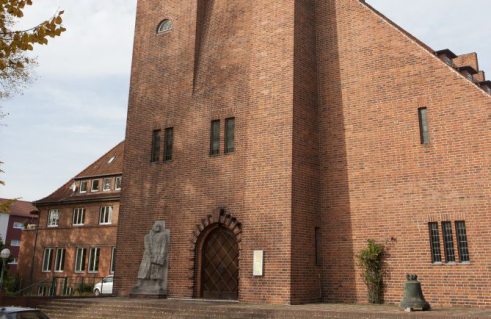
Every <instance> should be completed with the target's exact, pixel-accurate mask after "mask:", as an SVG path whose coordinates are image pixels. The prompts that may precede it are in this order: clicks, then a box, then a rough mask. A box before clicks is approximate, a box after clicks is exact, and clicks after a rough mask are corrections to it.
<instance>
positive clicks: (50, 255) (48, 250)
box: [42, 248, 53, 272]
mask: <svg viewBox="0 0 491 319" xmlns="http://www.w3.org/2000/svg"><path fill="white" fill-rule="evenodd" d="M47 258H49V259H48V265H47V266H48V267H46V259H47ZM52 263H53V248H44V253H43V268H42V271H43V272H51V267H52V266H53V265H52Z"/></svg>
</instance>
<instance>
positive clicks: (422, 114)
mask: <svg viewBox="0 0 491 319" xmlns="http://www.w3.org/2000/svg"><path fill="white" fill-rule="evenodd" d="M418 114H419V133H420V136H421V144H430V128H429V126H428V110H427V109H426V107H422V108H419V109H418Z"/></svg>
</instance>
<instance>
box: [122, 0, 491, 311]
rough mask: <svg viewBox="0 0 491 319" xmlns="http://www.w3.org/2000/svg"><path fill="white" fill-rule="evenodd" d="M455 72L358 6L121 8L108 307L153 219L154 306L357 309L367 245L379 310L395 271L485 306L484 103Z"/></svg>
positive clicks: (153, 1) (439, 298)
mask: <svg viewBox="0 0 491 319" xmlns="http://www.w3.org/2000/svg"><path fill="white" fill-rule="evenodd" d="M454 57H455V56H454ZM462 61H464V60H462ZM466 61H467V60H466ZM475 62H476V63H475V64H473V65H475V67H474V68H472V67H471V68H472V69H475V68H477V58H476V61H475ZM466 63H467V62H466ZM461 67H462V65H461ZM463 67H465V66H463ZM465 70H467V71H465ZM464 71H465V72H468V71H469V69H468V68H464V69H462V68H459V67H457V66H456V65H454V64H453V63H452V60H451V59H450V62H448V61H444V60H442V59H441V58H440V57H439V56H438V54H436V53H435V52H434V50H432V49H431V48H429V47H428V46H426V45H425V44H423V43H422V42H421V41H419V40H417V39H416V38H414V37H413V36H412V35H410V34H409V33H407V32H406V31H404V30H403V29H401V28H400V27H398V26H397V25H395V24H394V23H393V22H391V21H390V20H388V19H387V18H386V17H384V16H383V15H382V14H380V13H379V12H377V11H376V10H375V9H373V8H372V7H370V6H369V5H368V4H366V3H365V1H363V0H276V1H271V0H253V1H251V0H247V1H245V0H190V1H183V0H165V1H157V0H139V1H138V12H137V20H136V32H135V44H134V57H133V66H132V78H131V89H130V98H129V108H128V120H127V121H128V122H127V132H126V142H125V159H124V169H123V190H122V195H121V209H120V216H119V228H118V244H117V253H116V256H117V257H116V272H115V293H116V294H118V295H121V296H126V295H128V294H129V291H130V289H131V288H132V287H133V286H134V285H135V283H136V276H137V272H138V266H139V262H140V258H141V254H142V252H143V240H144V236H145V234H146V233H147V232H148V230H149V229H150V228H151V227H152V225H153V224H154V223H155V221H165V225H166V228H167V229H169V230H170V233H171V235H170V244H169V256H168V257H169V259H168V262H169V270H168V293H169V296H170V297H182V298H184V297H185V298H212V299H238V300H240V301H245V302H254V303H281V304H298V303H307V302H318V301H330V302H363V301H365V298H366V287H365V285H364V283H363V280H362V277H361V275H360V273H361V270H360V269H359V268H358V267H357V261H356V255H357V254H358V253H359V252H360V250H361V249H363V248H364V247H365V245H366V242H367V240H368V239H374V240H375V241H377V242H379V243H384V244H385V245H386V249H387V255H386V256H387V260H386V263H387V265H388V273H387V276H386V278H385V280H386V282H385V283H386V288H385V291H384V296H383V297H384V300H385V301H386V302H393V303H395V302H398V301H399V300H400V299H401V298H402V286H403V284H404V280H405V274H406V272H409V273H417V274H418V275H419V278H420V279H421V280H422V282H423V289H424V290H425V295H426V297H427V299H428V301H429V302H430V303H432V304H434V305H450V304H458V305H475V304H479V303H483V302H484V303H486V304H488V305H489V304H491V299H490V298H491V297H490V296H489V294H488V293H487V292H489V290H490V289H491V284H490V283H489V280H488V279H489V267H491V264H490V261H491V250H490V249H489V247H491V226H490V225H489V211H491V200H490V198H491V197H490V196H489V180H491V170H490V169H489V163H488V159H489V158H490V156H491V154H490V152H491V151H490V150H491V135H490V129H491V124H490V122H489V119H490V117H489V115H488V113H489V110H491V97H490V95H489V93H486V92H485V91H484V90H483V86H482V85H484V84H482V83H485V82H486V81H485V79H484V73H482V72H481V73H480V74H481V77H482V78H481V79H480V80H478V79H477V77H474V78H473V77H472V75H471V76H470V77H469V76H467V75H465V74H464V73H463V72H464ZM475 71H476V72H477V71H479V70H475ZM488 82H489V81H488ZM464 159H465V160H464ZM459 236H460V237H459ZM437 239H438V241H437ZM440 239H441V240H440ZM450 239H452V240H453V242H452V243H451V244H450V243H449V240H450ZM464 239H465V240H464ZM464 242H465V245H464ZM450 247H452V249H454V248H453V247H455V249H454V251H453V252H454V255H452V254H451V252H452V251H451V250H450ZM486 247H487V248H486ZM437 251H440V252H441V254H440V259H438V258H437V257H438V256H437V254H436V252H437ZM444 252H445V254H446V255H445V256H444V257H442V256H443V255H444ZM457 252H458V253H457ZM447 253H448V254H447ZM459 254H460V255H459ZM447 255H448V256H447ZM452 258H453V259H452ZM471 279H472V280H471ZM448 280H451V282H452V283H453V284H455V285H457V286H458V287H459V291H458V292H457V291H454V292H452V293H454V295H458V296H459V295H461V296H462V298H460V299H458V300H457V301H456V299H452V297H451V294H450V293H449V291H448V287H447V286H445V284H444V283H445V282H447V281H448ZM476 280H477V281H479V282H480V284H479V285H478V286H479V287H477V288H476V286H475V285H474V284H473V282H477V281H476ZM483 300H484V301H483Z"/></svg>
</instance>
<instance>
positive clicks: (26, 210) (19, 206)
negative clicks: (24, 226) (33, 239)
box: [0, 198, 37, 218]
mask: <svg viewBox="0 0 491 319" xmlns="http://www.w3.org/2000/svg"><path fill="white" fill-rule="evenodd" d="M7 200H8V199H5V198H0V204H1V203H3V202H5V201H7ZM35 210H36V207H34V206H33V205H32V203H31V202H26V201H23V200H17V201H16V202H15V203H13V204H12V206H10V215H13V216H21V217H31V218H37V217H36V216H35V215H31V212H32V211H35Z"/></svg>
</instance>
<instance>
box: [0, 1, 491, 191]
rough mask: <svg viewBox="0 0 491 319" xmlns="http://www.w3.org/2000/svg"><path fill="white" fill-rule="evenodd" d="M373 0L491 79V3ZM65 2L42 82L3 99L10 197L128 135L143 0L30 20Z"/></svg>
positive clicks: (42, 63)
mask: <svg viewBox="0 0 491 319" xmlns="http://www.w3.org/2000/svg"><path fill="white" fill-rule="evenodd" d="M179 1H183V0H179ZM367 2H368V3H370V4H371V5H372V6H373V7H375V8H376V9H377V10H379V11H381V12H382V13H383V14H385V15H386V16H388V17H389V18H390V19H392V20H393V21H395V22H396V23H397V24H399V25H400V26H402V27H403V28H404V29H406V30H407V31H409V32H411V33H412V34H413V35H415V36H416V37H417V38H419V39H420V40H422V41H423V42H425V43H426V44H428V45H429V46H430V47H432V48H433V49H435V50H440V49H445V48H449V49H451V50H452V51H453V52H455V53H456V54H463V53H469V52H477V53H478V55H479V63H480V68H481V69H482V70H484V71H486V70H489V75H490V78H491V41H490V40H489V39H490V37H491V31H490V30H491V28H490V26H491V19H489V0H466V1H462V0H431V1H428V0H367ZM59 9H62V10H64V11H65V14H64V15H63V18H64V26H65V27H66V28H67V30H68V31H67V32H66V33H64V34H63V35H62V37H60V38H56V39H53V40H50V43H49V45H48V46H42V47H41V46H36V47H35V54H36V55H37V56H38V62H39V67H38V68H37V69H36V78H37V79H36V81H35V82H33V84H32V85H31V86H30V87H29V88H28V89H27V90H25V92H24V94H23V95H22V96H17V97H15V98H13V99H11V100H9V101H6V102H3V104H2V105H3V110H4V111H6V112H8V113H9V116H8V117H7V118H5V119H4V120H3V121H2V122H1V123H0V124H2V125H1V126H0V161H1V162H5V164H4V165H2V167H1V169H3V170H4V171H5V174H2V175H0V180H3V181H5V182H6V186H0V197H3V198H22V199H23V200H28V201H33V200H38V199H41V198H43V197H45V196H47V195H49V194H51V193H52V192H53V191H55V190H56V189H57V188H59V187H60V186H62V185H63V184H65V183H66V182H67V181H68V180H70V179H71V178H72V177H74V176H75V175H77V174H78V173H79V172H81V171H82V170H83V169H85V168H86V167H87V166H89V165H90V164H91V163H93V162H94V161H95V160H97V159H98V158H99V157H100V156H102V155H103V154H104V153H105V152H107V151H108V150H109V149H110V148H112V147H113V146H115V145H116V144H118V143H119V142H120V141H122V140H123V139H124V134H125V125H126V111H127V104H128V92H129V81H130V69H131V56H132V47H133V33H134V24H135V14H136V0H83V1H81V0H44V1H34V5H33V6H32V7H30V8H28V9H27V10H26V16H25V18H24V19H23V21H22V26H24V27H31V26H34V25H36V24H37V23H38V22H40V21H42V20H44V19H46V18H48V17H51V16H53V15H54V14H55V12H56V11H57V10H59Z"/></svg>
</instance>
